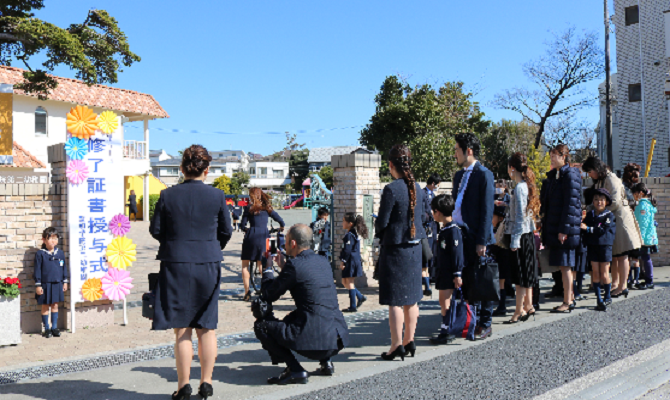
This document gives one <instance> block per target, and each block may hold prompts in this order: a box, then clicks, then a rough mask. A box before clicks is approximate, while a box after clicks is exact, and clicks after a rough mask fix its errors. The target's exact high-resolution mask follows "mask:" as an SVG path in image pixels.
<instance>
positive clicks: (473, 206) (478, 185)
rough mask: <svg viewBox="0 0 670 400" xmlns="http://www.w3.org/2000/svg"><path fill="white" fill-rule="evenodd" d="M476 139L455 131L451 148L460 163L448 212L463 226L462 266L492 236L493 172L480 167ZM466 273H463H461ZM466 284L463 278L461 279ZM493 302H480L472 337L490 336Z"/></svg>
mask: <svg viewBox="0 0 670 400" xmlns="http://www.w3.org/2000/svg"><path fill="white" fill-rule="evenodd" d="M479 150H480V145H479V139H477V137H476V136H475V135H474V134H472V133H460V134H458V135H456V146H454V152H455V156H456V161H457V163H458V165H459V166H461V167H463V169H461V170H460V171H458V172H456V175H455V176H454V185H453V188H452V192H451V193H452V196H453V198H454V200H455V201H456V207H455V209H454V213H453V215H452V217H453V219H454V222H455V223H457V224H459V225H462V226H464V227H465V230H464V233H465V234H464V235H463V245H464V248H463V252H464V256H465V268H472V267H473V266H476V265H477V263H478V262H479V260H480V258H481V257H483V256H484V255H486V246H488V245H490V244H492V243H493V242H494V240H493V228H492V225H491V223H492V220H493V206H494V204H493V194H494V185H493V182H494V179H493V173H492V172H491V171H489V170H488V169H487V168H486V167H484V166H483V165H482V164H481V163H480V162H479V161H477V158H478V157H479ZM464 275H465V276H467V273H466V274H464ZM464 285H467V282H465V283H464ZM493 306H494V303H493V302H491V301H487V302H482V304H481V313H480V318H479V320H478V322H477V329H476V330H475V337H477V338H479V339H486V338H487V337H489V336H491V334H492V330H491V317H492V314H493Z"/></svg>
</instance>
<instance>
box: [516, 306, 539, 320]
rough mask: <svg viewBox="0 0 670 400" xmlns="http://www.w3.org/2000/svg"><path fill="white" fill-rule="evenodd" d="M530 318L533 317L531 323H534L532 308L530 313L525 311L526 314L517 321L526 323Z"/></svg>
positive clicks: (533, 310)
mask: <svg viewBox="0 0 670 400" xmlns="http://www.w3.org/2000/svg"><path fill="white" fill-rule="evenodd" d="M531 316H532V317H533V321H535V309H534V308H533V309H531V311H526V314H525V315H523V316H521V318H519V319H520V320H522V321H523V322H526V321H528V319H529V318H530V317H531Z"/></svg>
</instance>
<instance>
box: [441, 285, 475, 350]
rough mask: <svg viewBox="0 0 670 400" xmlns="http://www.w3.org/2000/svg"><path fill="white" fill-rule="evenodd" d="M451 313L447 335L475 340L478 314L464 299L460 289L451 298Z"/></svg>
mask: <svg viewBox="0 0 670 400" xmlns="http://www.w3.org/2000/svg"><path fill="white" fill-rule="evenodd" d="M457 297H458V299H457ZM449 311H450V312H451V315H450V318H449V329H448V330H447V333H449V334H450V335H454V336H456V337H460V338H463V339H467V340H475V328H476V327H477V314H476V313H475V312H474V307H472V306H471V305H470V304H468V303H467V302H466V301H465V300H464V299H463V291H462V290H461V289H458V290H457V291H456V292H454V295H453V296H451V305H450V306H449Z"/></svg>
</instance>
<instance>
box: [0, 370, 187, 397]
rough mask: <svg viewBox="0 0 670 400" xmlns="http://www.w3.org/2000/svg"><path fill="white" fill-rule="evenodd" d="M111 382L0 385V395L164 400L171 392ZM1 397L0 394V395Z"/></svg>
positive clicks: (70, 381) (82, 381)
mask: <svg viewBox="0 0 670 400" xmlns="http://www.w3.org/2000/svg"><path fill="white" fill-rule="evenodd" d="M175 375H176V372H175ZM112 386H113V384H111V383H101V382H91V381H84V380H75V381H72V380H60V381H53V382H32V383H22V384H13V385H6V386H5V385H3V386H2V387H0V395H3V396H4V395H10V394H17V395H22V396H28V397H30V398H34V399H44V400H61V399H62V400H71V399H106V400H128V399H146V400H154V399H155V400H159V399H160V400H164V399H166V398H167V397H168V396H169V395H170V394H172V393H166V394H144V393H137V392H133V391H130V390H124V389H115V388H112ZM0 397H1V396H0Z"/></svg>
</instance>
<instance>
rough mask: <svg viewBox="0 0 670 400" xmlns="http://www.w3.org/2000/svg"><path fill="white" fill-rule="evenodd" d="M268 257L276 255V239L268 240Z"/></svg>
mask: <svg viewBox="0 0 670 400" xmlns="http://www.w3.org/2000/svg"><path fill="white" fill-rule="evenodd" d="M270 255H272V256H276V255H277V239H270Z"/></svg>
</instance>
